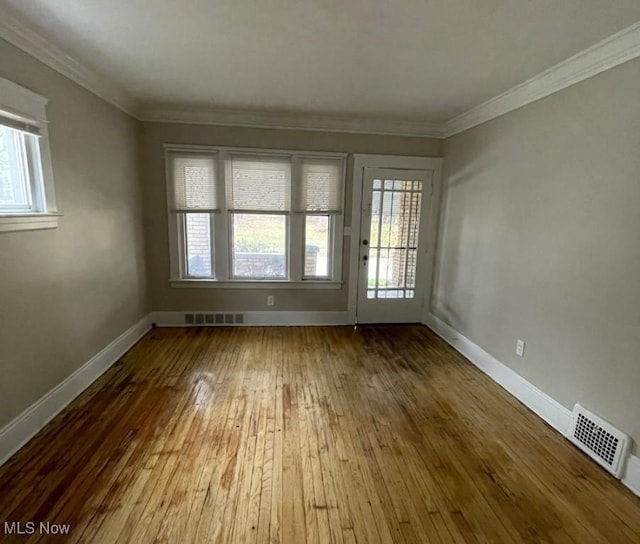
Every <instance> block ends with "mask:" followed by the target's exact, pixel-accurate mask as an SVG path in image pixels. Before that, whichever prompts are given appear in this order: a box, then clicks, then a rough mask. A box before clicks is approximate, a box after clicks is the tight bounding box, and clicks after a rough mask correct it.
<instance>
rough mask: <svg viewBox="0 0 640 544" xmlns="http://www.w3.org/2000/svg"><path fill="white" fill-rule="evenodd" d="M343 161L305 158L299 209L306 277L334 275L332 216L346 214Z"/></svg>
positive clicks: (302, 169)
mask: <svg viewBox="0 0 640 544" xmlns="http://www.w3.org/2000/svg"><path fill="white" fill-rule="evenodd" d="M342 194H343V190H342V161H339V160H335V159H322V158H304V159H302V165H301V189H300V198H299V202H298V207H297V211H298V212H299V213H302V214H304V270H303V278H305V279H313V278H318V279H324V278H329V277H330V276H331V271H332V258H333V252H332V245H333V232H332V231H333V228H332V227H333V225H334V223H335V222H334V221H333V219H332V216H334V215H338V214H341V213H342Z"/></svg>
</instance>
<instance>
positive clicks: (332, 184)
mask: <svg viewBox="0 0 640 544" xmlns="http://www.w3.org/2000/svg"><path fill="white" fill-rule="evenodd" d="M301 181H302V187H301V191H300V202H299V203H298V206H297V210H296V211H298V212H306V213H313V212H317V213H341V212H342V161H340V160H331V159H303V160H302V180H301Z"/></svg>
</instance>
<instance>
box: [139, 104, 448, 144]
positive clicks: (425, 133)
mask: <svg viewBox="0 0 640 544" xmlns="http://www.w3.org/2000/svg"><path fill="white" fill-rule="evenodd" d="M139 118H140V120H142V121H147V122H154V123H185V124H190V125H224V126H234V127H250V128H272V129H289V130H308V131H322V132H346V133H354V134H362V133H364V134H384V135H390V136H418V137H422V138H425V137H428V138H442V134H441V132H440V127H439V126H438V125H436V124H434V123H424V122H421V121H406V120H394V119H377V118H364V117H349V116H335V115H314V114H307V113H288V112H278V111H273V112H264V111H252V110H235V109H234V110H227V109H195V108H194V109H188V108H162V107H153V106H152V107H148V108H143V109H141V110H140V112H139Z"/></svg>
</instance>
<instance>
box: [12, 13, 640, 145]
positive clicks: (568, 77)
mask: <svg viewBox="0 0 640 544" xmlns="http://www.w3.org/2000/svg"><path fill="white" fill-rule="evenodd" d="M0 38H3V39H5V40H7V41H8V42H10V43H11V44H13V45H15V46H16V47H18V48H20V49H22V50H23V51H25V52H26V53H28V54H30V55H31V56H33V57H35V58H36V59H38V60H40V61H41V62H43V63H44V64H46V65H47V66H49V67H50V68H53V69H54V70H56V71H57V72H59V73H61V74H62V75H64V76H66V77H68V78H69V79H71V80H73V81H75V82H76V83H77V84H79V85H81V86H82V87H84V88H86V89H87V90H89V91H91V92H92V93H94V94H95V95H97V96H99V97H100V98H102V99H103V100H105V101H107V102H109V103H110V104H112V105H114V106H116V107H117V108H119V109H120V110H122V111H124V112H126V113H128V114H129V115H131V116H133V117H135V118H137V119H140V120H142V121H148V122H167V123H186V124H200V125H224V126H238V127H255V128H273V129H293V130H308V131H324V132H346V133H357V134H384V135H393V136H416V137H423V138H424V137H429V138H440V139H442V138H448V137H450V136H453V135H455V134H458V133H460V132H463V131H465V130H468V129H470V128H473V127H475V126H477V125H480V124H482V123H485V122H487V121H490V120H491V119H495V118H496V117H500V116H501V115H504V114H506V113H509V112H510V111H513V110H515V109H518V108H521V107H522V106H526V105H527V104H530V103H532V102H535V101H536V100H539V99H541V98H544V97H546V96H549V95H551V94H553V93H556V92H558V91H560V90H562V89H565V88H567V87H569V86H571V85H574V84H576V83H579V82H580V81H584V80H585V79H588V78H590V77H593V76H595V75H597V74H599V73H601V72H604V71H606V70H608V69H610V68H614V67H616V66H618V65H620V64H622V63H624V62H627V61H629V60H632V59H634V58H637V57H639V56H640V22H638V23H636V24H634V25H631V26H630V27H628V28H626V29H624V30H622V31H620V32H618V33H616V34H613V35H612V36H610V37H608V38H605V39H604V40H602V41H601V42H598V43H597V44H595V45H593V46H591V47H588V48H587V49H584V50H583V51H581V52H579V53H577V54H576V55H574V56H572V57H570V58H568V59H567V60H565V61H563V62H561V63H559V64H556V65H555V66H553V67H551V68H549V69H547V70H545V71H544V72H541V73H540V74H538V75H537V76H534V77H532V78H531V79H528V80H527V81H524V82H523V83H520V84H518V85H516V86H515V87H512V88H511V89H509V90H507V91H505V92H503V93H501V94H499V95H498V96H495V97H494V98H491V99H490V100H487V101H486V102H484V103H482V104H480V105H478V106H476V107H474V108H472V109H470V110H468V111H466V112H464V113H462V114H460V115H458V116H456V117H454V118H453V119H450V120H449V121H447V122H445V123H444V124H442V125H437V124H434V123H427V122H422V121H416V120H413V121H409V120H393V119H380V118H363V117H349V116H333V115H321V114H306V113H297V114H296V113H287V112H277V111H273V112H265V111H251V110H228V109H196V108H191V109H189V108H182V107H176V108H173V107H169V108H164V107H158V106H154V105H151V104H150V105H147V106H143V107H141V106H140V104H139V102H138V101H137V100H136V99H135V97H133V96H132V95H130V94H129V93H128V92H127V91H125V90H124V89H122V88H121V87H120V86H119V85H117V84H115V83H113V82H112V81H110V80H109V79H108V78H105V77H104V76H102V75H100V74H99V73H98V72H96V71H95V70H93V69H91V68H88V67H87V66H85V65H83V64H82V63H80V62H79V61H77V60H76V59H74V58H73V57H71V56H70V55H68V54H66V53H65V52H64V51H62V50H61V49H60V48H59V47H58V46H56V45H54V44H53V43H52V42H50V41H49V40H48V39H47V38H45V37H43V36H42V35H40V34H39V33H38V32H36V31H34V30H32V29H31V28H29V27H28V25H26V24H25V23H24V22H22V21H20V20H19V19H18V18H16V17H15V16H14V15H13V14H11V13H8V12H7V10H6V8H5V7H3V14H2V18H0Z"/></svg>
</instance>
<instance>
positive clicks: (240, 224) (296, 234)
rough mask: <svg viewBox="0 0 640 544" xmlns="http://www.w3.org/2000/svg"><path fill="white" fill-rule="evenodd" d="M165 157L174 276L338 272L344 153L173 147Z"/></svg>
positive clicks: (294, 277) (280, 276)
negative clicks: (171, 217)
mask: <svg viewBox="0 0 640 544" xmlns="http://www.w3.org/2000/svg"><path fill="white" fill-rule="evenodd" d="M166 156H167V172H168V175H167V179H168V182H169V185H168V195H169V196H168V203H169V212H170V214H173V215H174V216H176V218H177V219H176V220H175V221H172V224H175V225H176V229H177V231H176V233H175V236H174V241H173V242H172V251H171V254H172V276H173V277H174V278H184V279H210V280H216V281H223V282H224V281H269V280H270V281H279V282H280V281H290V282H296V281H300V282H302V281H303V280H306V281H312V282H313V280H323V281H330V280H333V279H336V278H337V276H338V275H339V274H340V273H341V270H340V263H341V261H340V258H341V237H342V211H343V210H342V201H343V191H344V184H343V177H344V157H342V156H331V155H330V154H328V155H327V156H317V155H313V156H309V155H307V154H303V153H297V152H273V153H269V152H267V151H264V150H260V152H259V153H255V152H251V151H245V150H238V149H228V148H218V149H207V150H202V149H198V150H197V151H195V150H192V149H188V148H175V147H174V146H168V148H167V153H166ZM214 257H215V258H214Z"/></svg>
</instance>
